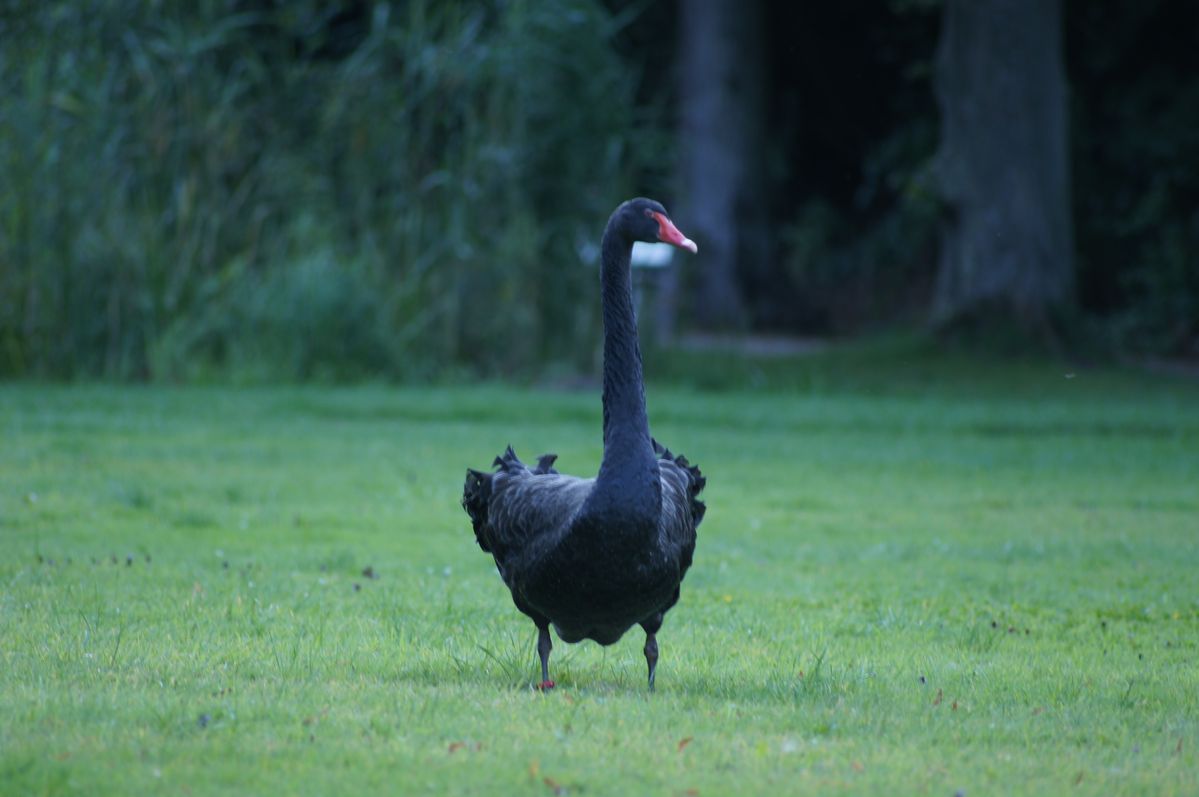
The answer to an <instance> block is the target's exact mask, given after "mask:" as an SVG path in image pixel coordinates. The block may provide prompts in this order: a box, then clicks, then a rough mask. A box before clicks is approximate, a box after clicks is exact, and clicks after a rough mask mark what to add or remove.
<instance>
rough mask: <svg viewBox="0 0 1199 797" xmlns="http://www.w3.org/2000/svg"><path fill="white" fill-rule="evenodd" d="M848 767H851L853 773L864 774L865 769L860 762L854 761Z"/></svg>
mask: <svg viewBox="0 0 1199 797" xmlns="http://www.w3.org/2000/svg"><path fill="white" fill-rule="evenodd" d="M850 766H851V767H853V771H854V772H865V771H866V767H864V766H862V762H861V761H854V762H853V763H852V764H850Z"/></svg>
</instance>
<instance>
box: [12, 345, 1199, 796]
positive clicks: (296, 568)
mask: <svg viewBox="0 0 1199 797" xmlns="http://www.w3.org/2000/svg"><path fill="white" fill-rule="evenodd" d="M829 362H832V363H833V364H831V365H830V364H828V363H825V365H823V366H811V367H809V368H808V370H806V371H802V373H803V374H804V376H803V377H802V378H796V379H789V380H788V379H784V380H783V382H785V383H787V384H783V385H782V387H780V386H779V384H778V380H777V379H775V377H777V375H778V374H779V373H782V372H784V371H786V368H787V366H786V364H783V365H779V364H775V365H772V366H764V367H763V371H762V373H761V374H758V375H757V383H759V384H764V385H765V387H764V388H761V389H758V390H754V391H748V390H746V391H736V390H720V391H717V392H702V391H698V390H695V389H690V388H685V387H675V388H668V387H657V386H651V389H650V392H649V401H650V414H651V419H652V422H653V425H654V431H655V434H656V435H657V436H658V437H659V439H661V440H663V441H664V442H666V443H667V444H668V445H670V446H671V447H672V448H674V449H676V450H678V451H681V452H683V453H685V454H687V455H688V456H689V457H690V458H691V459H692V460H694V461H696V462H698V463H699V464H700V465H701V466H702V467H703V469H704V472H705V474H706V475H707V476H708V489H707V491H706V494H705V497H706V498H707V500H708V507H709V511H708V514H707V519H706V520H705V521H704V524H703V526H702V527H701V528H700V540H699V547H698V550H697V553H696V558H695V565H694V567H693V569H692V571H691V573H690V574H689V576H688V578H687V581H686V583H685V584H684V586H683V596H682V600H681V601H680V603H679V605H678V606H677V607H676V608H675V609H674V610H673V611H672V612H671V613H670V614H669V615H668V616H667V619H666V624H665V626H664V627H663V630H662V632H661V634H660V635H659V640H660V645H661V649H662V659H661V664H660V666H659V671H658V691H657V692H656V693H655V694H649V693H648V692H647V691H646V687H645V683H644V679H645V663H644V659H643V658H642V655H641V645H642V641H643V638H642V636H641V634H640V632H639V631H637V632H634V633H630V634H629V636H627V637H626V638H625V639H624V640H622V641H621V642H620V643H619V644H618V645H616V646H613V647H611V648H607V649H602V648H599V647H598V646H595V645H593V644H590V643H587V644H583V645H578V646H567V645H565V644H563V643H560V642H559V643H558V644H557V646H556V647H555V650H554V655H553V658H552V660H551V666H552V669H553V675H554V677H555V678H556V680H557V681H558V683H559V685H560V686H559V688H558V689H557V690H556V691H554V692H552V693H548V694H540V693H537V692H534V691H532V690H531V689H530V684H531V683H532V682H533V681H534V680H536V679H537V678H538V669H537V658H536V653H535V651H534V639H535V630H534V627H533V625H532V623H530V622H529V621H528V620H527V619H525V618H524V617H523V616H521V615H520V614H518V612H517V611H516V609H515V608H514V607H513V606H512V604H511V601H510V599H509V597H508V594H507V591H506V590H505V588H504V586H503V584H502V583H501V582H500V580H499V578H498V577H497V576H496V574H495V570H494V567H493V565H492V562H491V560H490V558H489V557H488V556H486V555H484V554H482V553H481V552H480V551H479V550H478V548H477V547H476V546H475V542H474V539H473V536H472V534H471V531H470V527H469V523H468V521H467V518H466V516H465V514H464V513H463V512H462V510H461V509H460V507H459V505H458V500H459V497H460V495H461V488H462V478H463V473H464V470H465V468H466V467H467V466H468V465H471V466H475V467H482V466H486V465H488V464H489V463H490V461H491V459H492V457H493V456H495V454H497V453H498V452H499V451H501V450H502V449H503V447H504V446H505V445H506V444H507V443H509V442H511V443H512V444H513V445H514V446H515V448H516V450H517V452H518V453H520V454H521V455H524V456H525V457H526V459H528V458H531V457H532V456H533V455H536V454H539V453H541V452H543V451H556V452H557V453H558V454H559V455H560V459H559V461H558V465H559V467H560V468H562V470H563V471H565V472H576V473H591V472H594V468H595V467H596V465H597V463H598V460H599V454H600V450H599V406H598V398H597V396H596V395H595V392H594V391H592V390H584V391H581V392H574V393H570V392H547V391H543V390H542V391H538V390H517V389H509V388H500V387H483V388H480V387H461V388H444V389H420V390H413V389H393V388H384V387H367V388H353V389H325V388H277V389H264V388H253V389H234V388H186V389H185V388H167V387H152V388H147V387H125V388H122V387H94V386H85V387H40V386H25V385H16V386H13V385H9V386H0V543H2V544H0V589H2V592H0V792H2V793H4V794H43V793H45V794H87V795H97V794H122V795H126V794H184V795H200V794H210V793H216V792H239V793H258V794H272V795H273V794H279V795H284V794H414V793H430V794H500V793H523V794H532V795H546V797H549V796H550V795H559V794H572V795H603V794H657V795H695V794H698V795H722V794H733V793H760V794H772V795H773V794H780V793H782V794H787V793H796V794H799V793H804V794H807V793H829V792H831V793H852V794H862V793H875V794H888V795H892V794H931V795H944V797H951V795H954V794H955V793H957V792H962V793H964V794H966V795H972V796H973V795H984V794H1025V793H1027V794H1102V795H1111V794H1195V793H1199V753H1197V749H1199V387H1197V386H1196V385H1195V384H1193V383H1192V384H1188V383H1185V382H1178V381H1169V380H1163V379H1157V378H1152V379H1151V378H1148V377H1144V376H1137V375H1134V374H1121V373H1115V372H1086V371H1083V372H1079V373H1077V374H1075V375H1071V376H1072V378H1067V376H1066V374H1065V373H1064V371H1065V369H1063V368H1061V367H1055V366H1051V365H1037V364H1006V365H989V366H980V365H977V364H974V365H971V364H969V363H968V362H965V361H962V360H958V361H954V362H948V364H946V363H944V362H940V361H929V362H925V363H923V364H919V365H916V366H911V367H907V366H904V365H903V364H896V363H887V364H884V363H882V362H881V361H880V362H877V363H875V364H876V365H877V366H878V367H877V368H874V367H873V366H871V365H869V364H866V365H863V364H861V363H859V364H856V365H852V366H847V367H846V369H841V368H840V366H837V365H836V364H835V363H836V362H837V361H836V360H832V361H829ZM796 367H797V368H798V367H799V366H796ZM771 369H773V370H771ZM801 370H802V369H801ZM847 374H849V376H847ZM750 376H751V377H752V376H754V375H752V374H751V375H750ZM851 377H852V378H851ZM772 379H774V380H775V381H773V382H772ZM750 381H753V380H752V379H751V380H750ZM368 567H369V568H371V569H372V570H371V572H372V573H373V574H374V576H375V577H373V578H372V577H368V576H367V575H364V570H365V569H366V568H368Z"/></svg>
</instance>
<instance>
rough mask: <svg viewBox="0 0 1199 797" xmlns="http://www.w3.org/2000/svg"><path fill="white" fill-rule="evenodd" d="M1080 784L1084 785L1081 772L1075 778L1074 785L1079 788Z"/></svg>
mask: <svg viewBox="0 0 1199 797" xmlns="http://www.w3.org/2000/svg"><path fill="white" fill-rule="evenodd" d="M1080 783H1082V773H1081V772H1079V773H1078V774H1077V775H1075V776H1074V785H1075V786H1077V785H1078V784H1080Z"/></svg>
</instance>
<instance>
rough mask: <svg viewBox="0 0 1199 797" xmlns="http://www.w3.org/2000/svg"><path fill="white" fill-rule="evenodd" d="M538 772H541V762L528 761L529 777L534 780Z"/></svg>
mask: <svg viewBox="0 0 1199 797" xmlns="http://www.w3.org/2000/svg"><path fill="white" fill-rule="evenodd" d="M539 772H541V762H540V761H530V762H529V777H530V778H535V777H537V774H538V773H539Z"/></svg>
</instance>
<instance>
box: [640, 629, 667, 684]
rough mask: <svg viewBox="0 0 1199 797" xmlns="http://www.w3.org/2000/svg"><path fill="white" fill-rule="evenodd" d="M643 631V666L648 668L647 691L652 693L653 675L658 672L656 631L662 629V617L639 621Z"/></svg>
mask: <svg viewBox="0 0 1199 797" xmlns="http://www.w3.org/2000/svg"><path fill="white" fill-rule="evenodd" d="M641 627H642V628H644V629H645V664H646V666H647V667H649V691H651V692H652V691H654V674H655V673H657V671H658V637H657V634H658V630H659V629H660V628H661V627H662V615H661V614H660V613H659V614H655V615H654V616H653V617H651V618H649V619H648V620H643V621H641Z"/></svg>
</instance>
